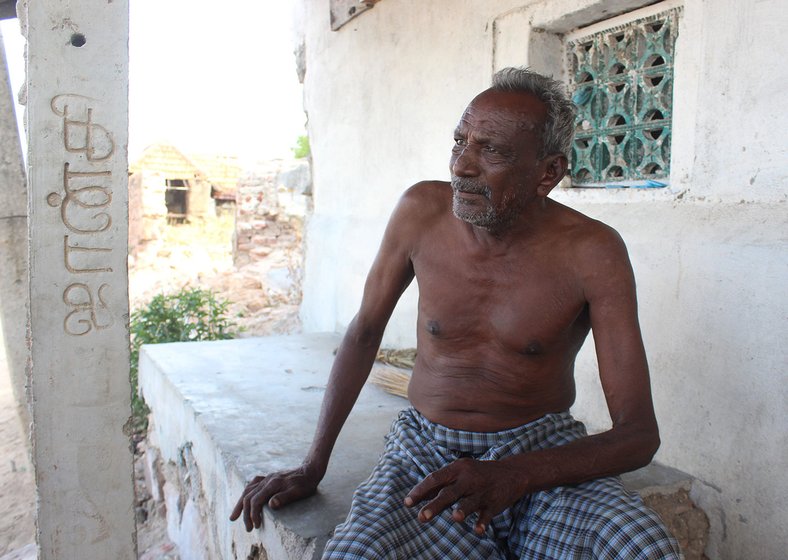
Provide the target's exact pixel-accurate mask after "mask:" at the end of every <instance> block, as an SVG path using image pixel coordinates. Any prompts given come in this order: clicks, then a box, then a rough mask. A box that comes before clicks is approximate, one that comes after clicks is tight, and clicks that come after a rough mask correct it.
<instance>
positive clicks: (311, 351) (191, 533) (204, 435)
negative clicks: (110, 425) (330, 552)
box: [139, 334, 405, 560]
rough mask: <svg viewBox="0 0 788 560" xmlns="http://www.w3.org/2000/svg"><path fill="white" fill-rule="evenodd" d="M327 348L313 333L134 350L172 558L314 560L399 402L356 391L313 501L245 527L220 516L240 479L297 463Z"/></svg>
mask: <svg viewBox="0 0 788 560" xmlns="http://www.w3.org/2000/svg"><path fill="white" fill-rule="evenodd" d="M338 344H339V337H338V336H337V335H333V334H316V335H297V336H285V337H269V338H255V339H240V340H228V341H217V342H195V343H175V344H160V345H153V346H147V347H144V348H143V350H142V352H141V356H140V370H139V373H140V376H139V377H140V390H141V392H142V394H143V396H144V397H145V400H146V402H147V403H148V405H149V406H150V407H151V409H152V422H151V427H150V431H149V439H150V441H149V444H150V445H149V449H150V455H149V456H148V458H147V461H148V464H149V469H148V471H149V473H148V477H149V479H150V480H149V483H150V484H151V486H152V488H151V492H152V495H153V497H154V499H157V497H158V500H159V501H161V500H164V501H165V502H166V504H167V522H168V534H169V537H170V539H172V541H173V542H174V543H176V544H177V545H178V548H179V551H180V555H181V558H182V559H183V560H189V559H190V558H215V559H226V560H229V559H233V560H235V559H242V560H243V559H246V558H247V557H252V558H271V559H285V558H286V559H288V560H290V559H296V558H297V559H311V558H317V557H319V556H320V553H321V552H322V548H323V546H324V544H325V541H326V539H327V538H328V536H329V535H330V533H331V531H332V530H333V529H334V527H335V526H336V525H337V524H339V523H341V522H342V521H343V520H344V518H345V516H346V514H347V510H348V509H349V507H350V499H351V497H352V493H353V490H355V487H356V486H357V485H358V484H359V483H361V482H362V481H363V480H364V479H365V478H366V477H367V476H368V475H369V473H370V472H371V471H372V468H373V466H374V464H375V462H376V461H377V458H378V456H379V454H380V452H381V451H382V449H383V436H384V435H385V434H386V433H387V432H388V429H389V426H390V424H391V422H392V420H393V419H394V418H395V417H396V414H397V412H398V411H399V410H401V409H402V408H404V406H405V402H404V401H403V400H402V399H400V398H398V397H394V396H391V395H388V394H386V393H384V392H383V391H382V390H380V389H378V388H377V387H373V386H369V385H367V386H366V387H365V388H364V390H363V391H362V394H361V397H360V398H359V401H358V403H357V405H356V406H355V408H354V410H353V412H352V413H351V415H350V418H349V419H348V422H347V423H346V425H345V429H343V433H342V435H341V436H340V438H339V441H338V442H337V445H336V448H335V450H334V454H333V456H332V460H331V464H330V465H329V469H328V472H327V474H326V477H325V479H324V480H323V482H322V483H321V485H320V490H319V493H318V494H317V495H316V496H313V497H312V498H309V499H307V500H304V501H302V502H299V503H297V504H294V505H292V506H290V507H288V508H286V509H284V510H282V511H279V512H276V513H274V512H272V511H269V510H266V512H265V522H264V524H263V527H262V528H261V529H260V530H255V531H253V532H252V533H251V534H247V533H246V532H245V531H244V529H243V525H242V524H240V523H238V522H237V523H233V524H231V523H230V522H229V521H228V520H227V518H228V517H229V515H230V511H231V510H232V508H233V506H234V505H235V501H236V500H237V499H238V496H240V494H241V492H242V490H243V488H244V486H245V482H246V481H247V480H249V479H251V478H252V477H253V476H255V475H257V474H260V473H267V472H271V471H274V470H277V469H282V468H287V467H293V466H297V465H298V464H300V462H301V460H302V459H303V456H304V454H305V453H306V451H307V449H308V447H309V444H310V443H311V440H312V435H313V432H314V428H315V424H316V422H317V416H318V413H319V408H320V402H321V401H322V398H323V391H324V389H325V384H326V380H327V378H328V372H329V369H330V366H331V363H332V361H333V352H334V349H335V348H336V347H337V346H338ZM157 455H158V457H157ZM161 473H163V474H164V476H161ZM261 545H262V546H261ZM263 551H264V552H263ZM266 553H267V556H266V555H265V554H266Z"/></svg>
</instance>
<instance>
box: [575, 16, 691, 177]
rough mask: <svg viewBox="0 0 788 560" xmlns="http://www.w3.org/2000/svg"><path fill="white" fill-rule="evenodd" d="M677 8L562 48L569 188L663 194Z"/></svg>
mask: <svg viewBox="0 0 788 560" xmlns="http://www.w3.org/2000/svg"><path fill="white" fill-rule="evenodd" d="M680 11H681V8H674V9H671V10H668V11H665V12H662V13H659V14H655V15H651V16H648V17H644V18H641V19H637V20H635V21H632V22H630V23H627V24H625V25H620V26H616V27H612V28H610V29H606V30H604V31H600V32H598V33H594V34H592V35H588V36H586V37H580V38H577V39H572V40H571V41H568V42H567V53H568V56H569V76H570V89H571V90H572V92H573V95H572V100H573V101H574V102H575V104H576V105H577V108H578V114H577V121H576V124H575V140H574V144H573V146H572V161H571V173H572V184H573V186H597V187H602V186H607V187H664V186H667V182H666V179H667V177H668V176H669V171H670V133H671V114H672V104H673V103H672V101H673V48H674V45H675V43H676V36H677V33H678V17H679V14H680Z"/></svg>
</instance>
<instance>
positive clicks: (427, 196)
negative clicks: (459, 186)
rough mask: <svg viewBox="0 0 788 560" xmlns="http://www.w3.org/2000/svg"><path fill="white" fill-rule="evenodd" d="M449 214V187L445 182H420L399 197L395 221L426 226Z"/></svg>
mask: <svg viewBox="0 0 788 560" xmlns="http://www.w3.org/2000/svg"><path fill="white" fill-rule="evenodd" d="M447 212H449V213H450V212H451V185H450V184H449V183H447V182H446V181H420V182H418V183H416V184H415V185H413V186H412V187H409V188H408V189H407V190H406V191H405V192H404V193H402V196H401V197H400V200H399V203H398V205H397V209H396V210H395V212H394V218H395V219H396V220H405V221H408V222H410V223H413V224H414V225H415V224H421V225H427V224H429V223H432V222H434V221H435V220H437V219H438V218H439V217H440V216H444V215H446V213H447Z"/></svg>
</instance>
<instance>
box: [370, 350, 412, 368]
mask: <svg viewBox="0 0 788 560" xmlns="http://www.w3.org/2000/svg"><path fill="white" fill-rule="evenodd" d="M376 359H377V360H378V361H381V362H383V363H385V364H389V365H392V366H395V367H400V368H406V369H413V365H414V364H415V363H416V349H415V348H381V349H380V350H379V351H378V356H377V358H376Z"/></svg>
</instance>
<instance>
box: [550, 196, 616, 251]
mask: <svg viewBox="0 0 788 560" xmlns="http://www.w3.org/2000/svg"><path fill="white" fill-rule="evenodd" d="M552 202H553V205H554V208H555V214H556V217H557V219H556V223H557V224H558V227H557V228H556V230H557V231H558V232H559V234H560V235H561V236H562V237H564V239H566V240H567V241H568V242H570V243H571V244H572V245H573V246H576V247H578V248H582V249H592V248H596V249H604V248H605V247H607V246H619V245H623V240H622V239H621V235H619V233H618V232H617V231H616V230H615V229H614V228H613V227H611V226H610V225H608V224H606V223H604V222H601V221H599V220H597V219H595V218H592V217H590V216H587V215H585V214H583V213H582V212H579V211H577V210H575V209H573V208H570V207H568V206H564V205H563V204H560V203H558V202H555V201H552Z"/></svg>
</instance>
